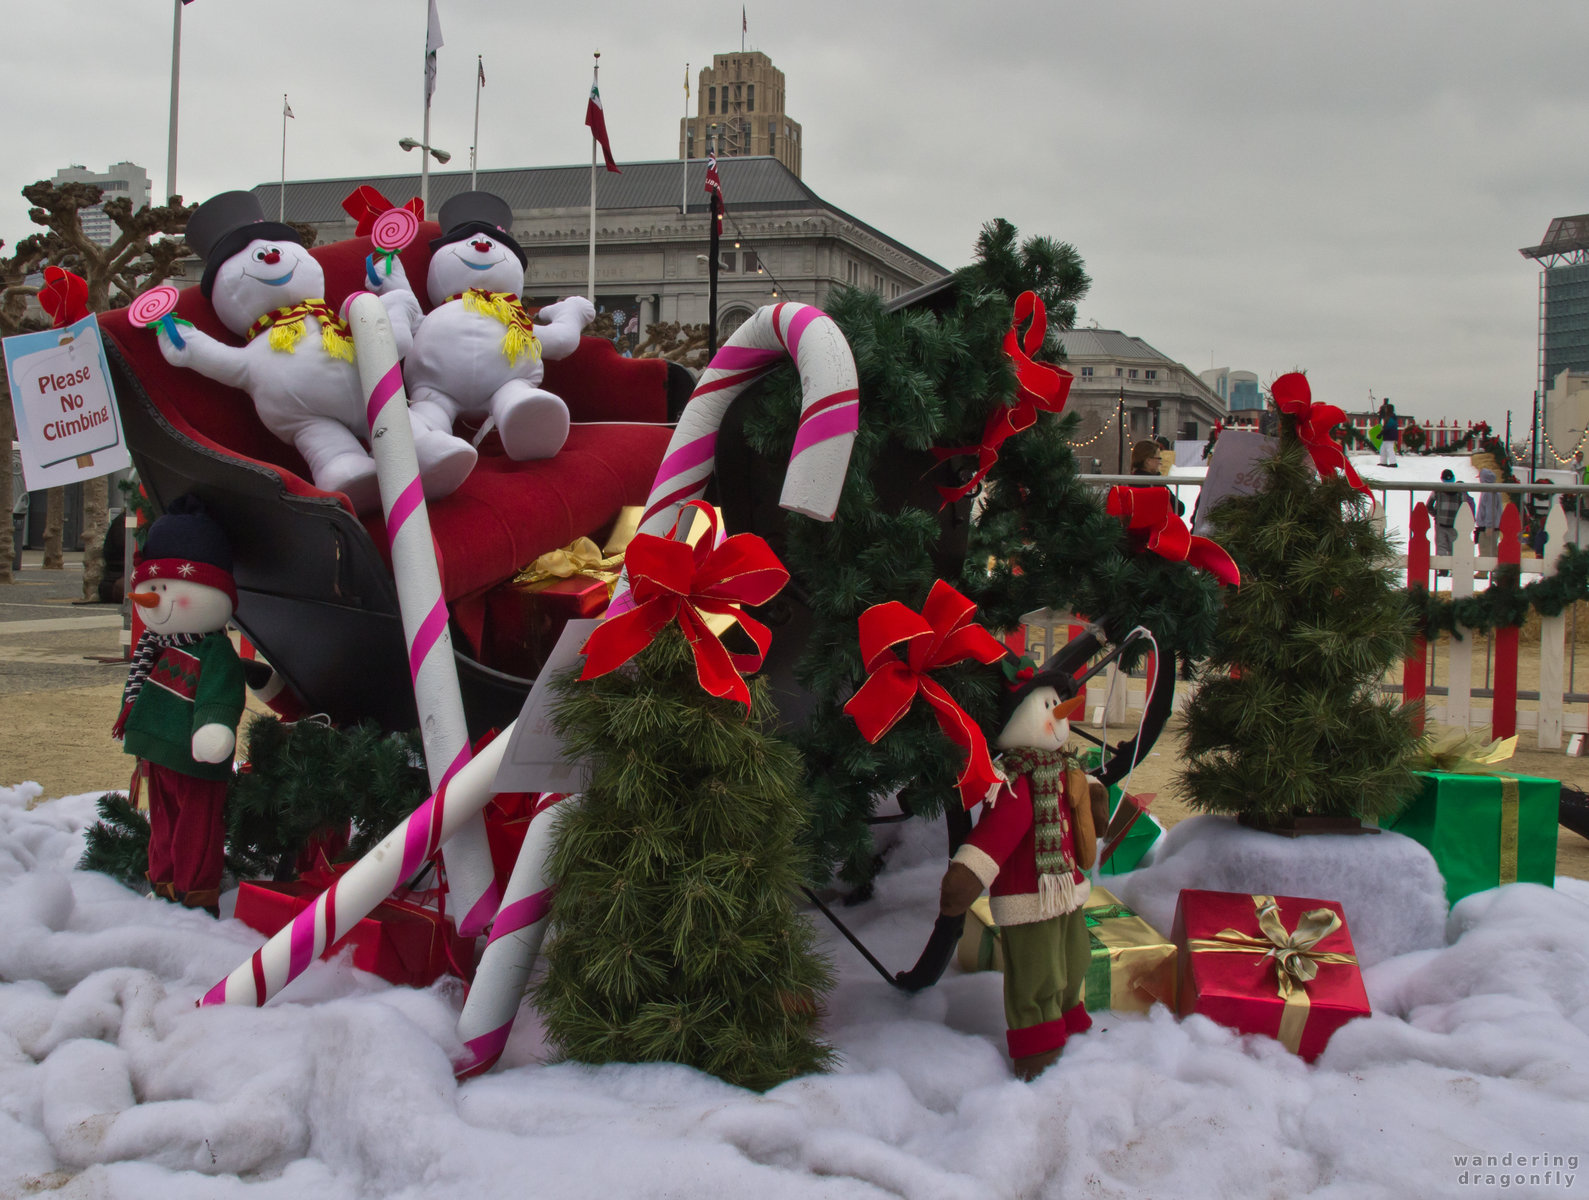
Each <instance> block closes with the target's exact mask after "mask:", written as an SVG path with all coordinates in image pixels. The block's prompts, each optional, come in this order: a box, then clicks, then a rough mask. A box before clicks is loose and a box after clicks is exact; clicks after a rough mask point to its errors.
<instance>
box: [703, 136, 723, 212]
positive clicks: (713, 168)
mask: <svg viewBox="0 0 1589 1200" xmlns="http://www.w3.org/2000/svg"><path fill="white" fill-rule="evenodd" d="M706 190H707V191H708V192H710V193H711V194H712V199H713V200H714V201H715V202H716V203H715V204H714V205H713V207H714V208H715V209H716V210H717V215H718V219H719V221H721V219H722V215H723V213H725V212H727V211H728V205H727V204H725V203H724V201H723V181H722V180H721V179H719V178H718V177H717V150H716V149H715V148H713V149H709V150H707V152H706Z"/></svg>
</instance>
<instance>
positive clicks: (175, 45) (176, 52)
mask: <svg viewBox="0 0 1589 1200" xmlns="http://www.w3.org/2000/svg"><path fill="white" fill-rule="evenodd" d="M172 3H173V4H174V6H175V8H176V13H175V15H174V16H173V17H172V18H171V132H170V134H169V135H168V136H167V139H166V199H167V200H168V201H169V200H170V199H171V197H172V196H175V195H176V194H177V81H178V79H179V77H180V74H181V67H182V0H172Z"/></svg>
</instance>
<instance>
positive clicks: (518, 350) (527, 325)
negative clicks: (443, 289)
mask: <svg viewBox="0 0 1589 1200" xmlns="http://www.w3.org/2000/svg"><path fill="white" fill-rule="evenodd" d="M454 300H462V301H463V306H464V308H466V309H468V310H469V311H470V312H477V313H484V314H485V315H486V316H488V317H495V318H496V319H497V320H499V321H501V322H502V324H503V325H505V326H507V330H508V331H507V333H505V334H504V335H503V337H502V353H503V355H504V356H505V357H506V358H507V360H508V364H509V365H510V366H515V367H516V366H518V365H519V359H520V358H521V357H522V356H524V355H526V354H528V355H529V356H530V358H531V360H532V361H535V362H539V361H540V358H541V340H540V339H539V338H538V337H536V336H535V326H534V324H533V323H532V322H531V321H530V314H529V313H527V312H525V311H524V305H523V304H522V303H521V302H520V300H519V298H518V297H517V296H515V295H514V294H513V293H512V292H488V291H485V290H484V289H483V288H469V289H467V290H466V291H462V292H458V293H456V294H455V295H452V296H448V297H447V300H446V303H451V302H452V301H454Z"/></svg>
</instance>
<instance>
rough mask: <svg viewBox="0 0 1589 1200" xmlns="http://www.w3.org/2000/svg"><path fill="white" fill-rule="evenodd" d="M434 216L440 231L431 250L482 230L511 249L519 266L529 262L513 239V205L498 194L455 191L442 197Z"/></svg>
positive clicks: (461, 239) (466, 237)
mask: <svg viewBox="0 0 1589 1200" xmlns="http://www.w3.org/2000/svg"><path fill="white" fill-rule="evenodd" d="M436 219H437V220H438V221H439V222H440V223H441V231H442V232H441V236H440V237H439V238H437V239H436V240H435V241H433V242H431V244H430V248H431V250H432V251H436V250H440V249H441V248H442V247H443V246H450V245H451V244H452V243H453V242H461V241H464V240H466V239H468V238H471V237H473V236H474V235H475V234H477V233H483V234H485V235H486V236H488V237H491V238H495V239H496V240H497V241H499V242H501V243H502V244H503V245H504V246H506V247H507V248H508V249H509V250H511V251H513V253H514V254H515V255H517V256H518V259H519V265H520V266H522V267H528V266H529V265H530V259H529V256H528V255H527V254H525V253H524V250H523V248H522V247H521V246H520V245H519V244H518V242H516V241H514V240H513V209H512V208H511V207H510V206H509V205H508V202H507V201H506V200H504V199H503V198H502V197H501V196H494V195H492V194H491V193H490V192H459V193H458V194H457V195H456V196H449V197H448V198H447V199H446V200H444V201H442V205H441V209H440V210H439V211H438V212H437V214H436Z"/></svg>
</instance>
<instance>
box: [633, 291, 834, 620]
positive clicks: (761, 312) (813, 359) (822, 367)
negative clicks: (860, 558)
mask: <svg viewBox="0 0 1589 1200" xmlns="http://www.w3.org/2000/svg"><path fill="white" fill-rule="evenodd" d="M786 354H787V355H788V356H789V357H790V358H792V359H794V361H795V365H796V367H797V368H798V369H799V371H800V392H801V396H802V400H801V405H800V428H799V431H798V432H797V433H796V434H795V441H794V449H793V450H792V451H791V453H790V455H789V470H788V473H787V474H786V475H785V476H784V484H783V494H782V495H781V496H780V497H779V499H778V503H779V504H780V505H781V506H782V507H784V508H787V509H791V510H793V511H794V512H798V513H804V514H805V515H806V516H808V517H815V518H816V519H817V520H819V521H831V520H832V519H833V514H834V511H835V510H837V508H838V507H839V493H840V492H842V491H843V489H844V475H845V472H846V471H847V470H848V469H849V465H850V448H851V446H853V445H854V444H855V431H856V428H857V425H858V421H859V411H860V400H859V392H858V390H857V385H856V376H855V359H854V358H853V357H852V356H851V354H850V347H849V343H847V342H846V341H845V340H844V335H843V334H842V333H840V332H839V327H838V326H837V325H835V324H834V323H833V319H832V318H831V317H829V316H828V315H827V314H826V313H824V312H823V311H822V310H821V309H819V308H813V307H811V306H810V305H809V304H772V305H768V306H767V307H765V308H760V309H757V310H756V312H755V313H754V314H752V316H751V318H750V319H749V320H748V321H746V322H745V323H744V324H743V325H741V326H740V327H739V328H738V329H736V330H735V331H734V332H733V334H732V336H730V337H729V339H728V341H727V342H726V343H725V344H724V345H723V347H722V348H721V349H720V350H718V352H717V353H716V354H715V355H713V356H712V361H711V362H710V363H709V364H707V367H706V370H705V371H704V372H703V373H702V374H701V378H700V381H699V382H698V383H697V384H696V385H695V391H694V392H693V393H691V395H690V402H689V403H688V404H687V405H685V406H684V411H683V413H681V414H680V415H679V424H678V427H677V428H676V429H675V430H674V431H673V440H672V441H670V442H669V443H668V452H667V456H666V457H665V458H664V459H663V460H662V466H661V467H660V468H659V469H658V470H657V477H656V481H655V482H654V483H652V485H651V497H650V499H649V500H647V502H646V509H645V513H644V515H643V516H642V517H641V518H640V530H639V531H640V532H641V533H650V534H657V535H659V536H660V535H664V534H666V533H667V532H668V530H669V529H671V528H672V527H673V522H674V520H675V519H677V517H678V514H679V510H680V509H681V508H682V507H683V506H684V505H685V504H687V503H688V502H689V501H691V500H698V499H700V497H701V494H702V493H703V492H705V491H706V484H707V482H708V480H710V479H711V477H712V471H713V469H714V467H715V466H716V462H717V431H718V428H719V427H720V426H721V425H722V423H723V417H724V416H725V415H726V414H727V412H728V407H729V405H730V404H732V403H733V402H734V400H735V399H737V398H738V396H739V394H740V393H741V392H742V391H744V390H745V388H746V387H748V386H749V385H750V384H752V383H754V382H755V381H756V380H757V379H760V378H761V377H762V376H763V375H765V374H766V373H767V372H768V371H770V370H772V368H773V367H774V366H776V365H777V364H778V362H779V360H781V359H782V358H783V357H784V356H785V355H786ZM633 607H634V604H633V602H632V601H631V600H630V598H629V578H628V576H627V574H626V575H625V576H624V577H623V578H622V579H621V580H619V583H618V587H617V589H616V591H615V593H614V595H613V598H612V603H611V604H610V605H608V607H607V615H608V616H617V615H618V614H619V613H621V612H626V611H627V610H629V609H630V608H633Z"/></svg>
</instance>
